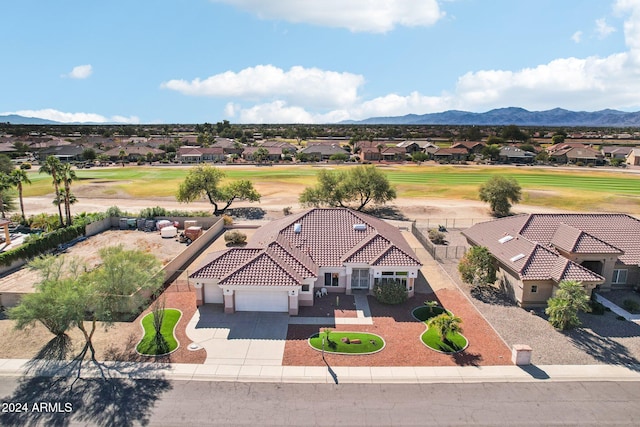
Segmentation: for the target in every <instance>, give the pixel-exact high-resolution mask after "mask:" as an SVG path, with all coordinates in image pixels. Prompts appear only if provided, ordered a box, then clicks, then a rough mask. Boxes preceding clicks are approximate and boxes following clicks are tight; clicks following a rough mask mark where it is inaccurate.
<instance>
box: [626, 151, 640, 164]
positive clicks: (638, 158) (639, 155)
mask: <svg viewBox="0 0 640 427" xmlns="http://www.w3.org/2000/svg"><path fill="white" fill-rule="evenodd" d="M625 162H626V163H627V164H628V165H631V166H640V148H634V149H633V150H631V151H630V152H629V154H627V157H626V161H625Z"/></svg>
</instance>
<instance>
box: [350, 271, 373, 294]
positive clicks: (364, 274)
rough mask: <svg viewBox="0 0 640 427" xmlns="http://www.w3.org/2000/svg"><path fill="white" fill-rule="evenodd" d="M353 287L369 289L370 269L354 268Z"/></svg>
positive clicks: (352, 275)
mask: <svg viewBox="0 0 640 427" xmlns="http://www.w3.org/2000/svg"><path fill="white" fill-rule="evenodd" d="M351 289H369V269H368V268H354V269H353V271H352V273H351Z"/></svg>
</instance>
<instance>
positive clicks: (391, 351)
mask: <svg viewBox="0 0 640 427" xmlns="http://www.w3.org/2000/svg"><path fill="white" fill-rule="evenodd" d="M341 299H342V296H341ZM431 299H437V300H438V301H439V302H440V305H441V306H443V307H444V308H446V309H447V310H449V311H451V312H453V313H454V314H455V315H456V316H459V317H461V318H462V328H463V335H464V336H465V337H466V338H467V340H468V341H469V347H467V349H466V350H465V351H463V352H461V353H458V354H455V355H446V354H442V353H438V352H436V351H433V350H431V349H429V348H428V347H426V346H425V345H424V344H423V343H422V341H421V340H420V336H421V335H422V333H423V332H424V330H425V325H424V323H422V322H419V321H417V320H416V319H414V318H413V317H412V316H411V311H412V310H413V308H415V307H418V306H421V305H422V304H423V303H424V301H426V300H431ZM341 305H342V300H341ZM369 306H370V307H371V315H372V317H373V325H336V326H335V328H334V329H335V330H341V331H360V332H370V333H374V334H377V335H380V336H381V337H382V338H383V339H384V340H385V342H386V347H385V348H384V350H382V351H380V352H378V353H375V354H370V355H357V356H356V355H350V356H349V355H339V354H330V353H327V354H325V358H326V359H327V361H328V362H329V364H330V365H332V366H456V365H474V366H489V365H509V364H511V352H510V350H509V348H508V347H507V345H506V344H505V343H504V342H503V341H502V339H501V338H500V337H499V336H498V335H497V334H496V333H495V331H494V330H493V329H492V328H491V326H490V325H489V324H488V323H487V322H486V321H485V320H484V318H483V317H482V316H481V315H480V314H479V313H478V311H477V310H476V309H475V307H474V306H473V305H471V303H470V302H469V301H468V300H467V299H466V298H465V296H464V295H462V294H461V293H460V292H458V291H456V290H448V289H446V290H440V291H438V292H437V293H436V294H416V295H415V297H414V298H410V299H409V300H407V301H406V302H405V303H403V304H400V305H394V306H389V305H383V304H380V303H378V302H377V301H376V299H375V298H373V297H371V296H370V297H369ZM332 324H333V322H332V319H330V318H329V319H328V322H327V325H326V326H322V325H312V326H308V325H289V331H288V334H287V342H286V344H285V350H284V357H283V362H282V364H283V365H293V366H321V365H324V362H323V361H322V355H321V353H320V352H319V351H317V350H314V349H312V348H311V347H310V346H309V343H308V340H307V339H308V338H309V336H311V335H312V334H314V333H316V332H318V331H321V330H322V329H324V328H325V327H331V325H332Z"/></svg>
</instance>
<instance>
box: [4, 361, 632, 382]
mask: <svg viewBox="0 0 640 427" xmlns="http://www.w3.org/2000/svg"><path fill="white" fill-rule="evenodd" d="M30 362H32V361H31V360H27V359H0V378H1V377H16V376H27V377H35V376H43V377H54V376H72V375H75V372H76V371H75V370H71V369H69V368H65V367H64V366H63V364H61V363H59V362H49V363H47V364H46V365H42V364H41V365H40V366H37V367H33V366H31V369H29V364H30ZM103 367H104V368H105V369H106V372H107V375H108V376H109V377H112V378H132V379H154V378H157V379H160V378H162V379H166V380H182V381H235V382H273V383H317V384H325V383H327V384H333V383H334V377H335V378H337V381H338V383H363V384H371V383H378V384H382V383H397V384H438V383H483V382H539V381H640V365H634V366H622V365H617V366H613V365H584V366H577V365H546V366H534V365H530V366H523V367H518V366H513V365H509V366H480V367H476V366H447V367H431V366H415V367H340V366H336V367H333V368H331V371H330V370H329V369H328V368H327V367H326V366H267V365H262V366H261V365H253V366H251V365H245V366H241V365H196V364H179V363H176V364H162V363H135V362H104V365H103ZM100 376H101V374H100V371H99V369H97V367H96V366H95V365H93V364H91V363H88V362H85V366H84V367H83V370H82V377H83V378H95V377H100Z"/></svg>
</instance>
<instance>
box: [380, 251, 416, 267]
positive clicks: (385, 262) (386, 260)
mask: <svg viewBox="0 0 640 427" xmlns="http://www.w3.org/2000/svg"><path fill="white" fill-rule="evenodd" d="M371 265H377V266H384V267H395V266H399V265H420V264H419V263H416V260H415V259H414V258H413V256H411V255H410V254H407V253H406V252H404V251H402V250H401V249H399V248H397V247H395V246H389V247H388V248H387V249H386V250H385V251H384V252H383V253H382V255H380V256H379V257H378V259H376V260H375V261H373V262H372V263H371Z"/></svg>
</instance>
